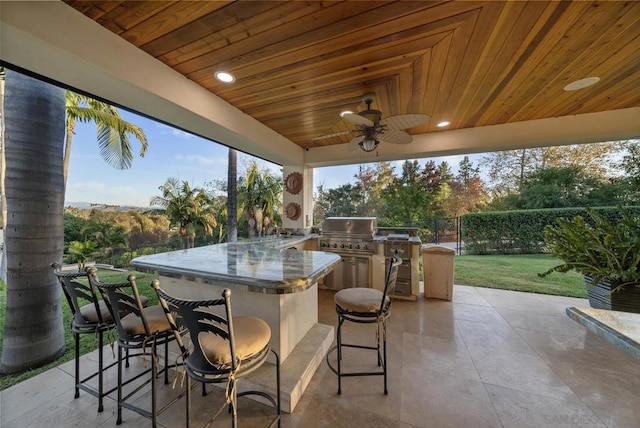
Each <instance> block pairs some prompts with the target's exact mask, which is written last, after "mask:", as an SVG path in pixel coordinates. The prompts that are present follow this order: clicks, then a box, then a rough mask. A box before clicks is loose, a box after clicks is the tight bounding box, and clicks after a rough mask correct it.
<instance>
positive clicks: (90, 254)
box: [67, 239, 100, 270]
mask: <svg viewBox="0 0 640 428" xmlns="http://www.w3.org/2000/svg"><path fill="white" fill-rule="evenodd" d="M99 250H100V248H99V246H98V243H97V242H95V241H92V240H91V239H87V240H86V241H71V242H70V243H69V248H68V249H67V253H69V255H70V256H71V257H72V258H73V261H74V262H76V263H78V270H83V269H84V267H85V264H86V263H87V262H88V261H89V260H91V259H92V258H95V257H96V256H97V255H98V254H99V252H100V251H99Z"/></svg>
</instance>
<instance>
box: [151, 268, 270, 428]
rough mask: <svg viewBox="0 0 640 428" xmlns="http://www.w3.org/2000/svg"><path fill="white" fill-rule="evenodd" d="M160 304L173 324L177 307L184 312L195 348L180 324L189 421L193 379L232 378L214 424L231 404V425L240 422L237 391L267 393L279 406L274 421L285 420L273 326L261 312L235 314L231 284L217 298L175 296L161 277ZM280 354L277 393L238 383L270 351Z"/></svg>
mask: <svg viewBox="0 0 640 428" xmlns="http://www.w3.org/2000/svg"><path fill="white" fill-rule="evenodd" d="M151 285H152V286H153V288H155V290H156V293H158V299H159V301H160V304H161V305H162V307H163V308H164V310H165V314H166V316H167V319H168V320H169V324H171V325H172V326H174V328H175V327H176V325H177V324H176V321H175V316H174V311H177V315H178V316H179V317H181V318H182V322H183V323H184V326H185V327H187V328H188V331H189V333H190V338H191V347H190V349H189V350H187V348H186V347H185V345H184V344H183V341H182V340H181V338H180V331H178V330H174V333H175V336H176V340H177V342H178V345H179V346H180V349H181V351H182V353H183V354H182V355H183V356H185V359H186V361H185V365H186V369H187V385H186V388H185V389H186V394H187V399H186V401H187V406H186V407H187V409H186V427H187V428H188V427H189V425H190V414H191V381H192V379H193V380H196V381H198V382H201V383H202V384H203V395H204V385H205V384H209V383H226V384H227V386H226V401H225V402H224V404H223V405H222V406H221V407H220V408H219V409H218V411H217V412H216V413H215V414H214V415H213V416H212V417H211V418H210V419H209V421H208V422H207V425H206V426H209V424H211V423H212V422H213V420H214V419H215V418H216V417H217V416H218V415H219V414H220V412H221V411H222V410H223V409H225V408H227V407H228V409H229V412H230V413H231V416H232V419H231V426H232V427H234V428H235V427H236V426H237V423H238V406H237V397H241V396H245V395H257V396H260V397H262V398H264V399H266V400H267V401H268V402H269V403H270V404H271V406H272V407H273V408H274V410H275V413H276V414H275V417H274V418H273V419H272V420H271V421H270V424H269V426H270V427H271V426H274V425H276V424H277V426H278V427H279V426H280V357H279V356H278V354H277V353H276V352H275V351H274V350H272V349H271V346H270V345H269V342H270V340H271V329H270V328H269V325H268V324H267V323H266V322H264V321H263V320H262V319H260V318H255V317H233V316H232V315H231V290H229V289H225V290H224V291H223V292H222V298H220V299H214V300H183V299H179V298H177V297H173V296H170V295H169V294H167V293H166V292H164V291H163V290H162V289H161V288H160V283H159V281H157V280H156V281H153V282H152V284H151ZM269 351H271V352H272V353H273V355H274V356H275V359H276V367H275V368H276V397H275V398H274V397H273V396H272V395H271V394H268V393H266V392H263V391H255V390H249V391H243V392H237V386H236V383H237V382H238V380H239V379H241V378H243V377H246V376H247V375H248V374H250V373H252V372H254V371H255V370H257V369H258V368H259V367H261V366H262V365H263V364H264V362H265V361H266V360H267V357H268V356H269Z"/></svg>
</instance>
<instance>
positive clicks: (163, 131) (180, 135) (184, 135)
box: [153, 122, 193, 140]
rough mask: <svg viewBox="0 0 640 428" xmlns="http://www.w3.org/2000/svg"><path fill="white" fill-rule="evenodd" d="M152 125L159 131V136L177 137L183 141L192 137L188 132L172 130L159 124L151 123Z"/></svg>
mask: <svg viewBox="0 0 640 428" xmlns="http://www.w3.org/2000/svg"><path fill="white" fill-rule="evenodd" d="M153 124H154V125H155V127H156V128H158V129H159V132H160V135H169V134H171V135H173V136H174V137H178V138H180V139H183V140H188V139H189V138H192V137H193V134H190V133H188V132H184V131H182V130H180V129H177V128H173V127H171V126H168V125H165V124H163V123H159V122H153Z"/></svg>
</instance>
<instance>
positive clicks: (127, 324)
mask: <svg viewBox="0 0 640 428" xmlns="http://www.w3.org/2000/svg"><path fill="white" fill-rule="evenodd" d="M144 317H145V319H146V320H147V324H148V325H149V330H150V331H151V332H152V333H158V332H162V331H171V326H170V325H169V321H167V316H166V315H165V313H164V309H162V306H160V305H155V306H149V307H147V308H144ZM121 323H122V328H124V329H125V330H126V331H127V333H129V334H130V335H132V336H133V335H139V334H146V332H145V330H144V324H142V319H141V318H139V317H138V316H137V315H136V314H129V315H127V316H125V317H124V318H122V321H121Z"/></svg>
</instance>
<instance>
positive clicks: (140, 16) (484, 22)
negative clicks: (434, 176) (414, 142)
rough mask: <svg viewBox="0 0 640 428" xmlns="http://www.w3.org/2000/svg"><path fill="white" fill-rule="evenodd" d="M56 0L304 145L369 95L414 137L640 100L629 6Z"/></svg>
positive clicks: (635, 10) (638, 17)
mask: <svg viewBox="0 0 640 428" xmlns="http://www.w3.org/2000/svg"><path fill="white" fill-rule="evenodd" d="M65 1H66V3H68V4H69V5H70V6H71V7H73V8H75V9H77V10H78V11H80V12H81V13H83V14H85V15H86V16H88V17H90V18H91V19H93V20H95V21H96V22H98V23H100V24H101V25H102V26H104V27H105V28H107V29H109V30H110V31H112V32H114V33H116V34H118V35H120V36H121V37H123V38H124V39H126V40H127V41H129V42H130V43H132V44H133V45H135V46H137V47H138V48H140V49H142V50H144V51H145V52H147V53H148V54H150V55H152V56H153V57H155V58H157V59H158V60H160V61H162V62H163V63H165V64H167V65H168V66H170V67H172V68H173V69H175V70H176V71H178V72H180V73H182V74H183V75H185V76H186V77H187V78H189V79H191V80H193V81H194V82H196V83H198V84H199V85H201V86H203V87H204V88H206V89H208V90H209V91H211V92H212V93H214V94H215V95H217V96H219V97H221V98H223V99H224V100H226V101H227V102H229V103H230V104H232V105H234V106H235V107H237V108H238V109H240V110H242V111H243V112H245V113H246V114H248V115H250V116H252V117H254V118H255V119H257V120H259V121H260V122H262V123H264V124H265V125H266V126H268V127H270V128H272V129H274V130H275V131H276V132H278V133H280V134H282V135H283V136H285V137H287V138H288V139H290V140H291V141H293V142H295V143H296V144H298V145H299V146H301V147H305V148H306V147H317V146H322V145H332V144H340V143H346V142H348V141H349V140H350V139H351V138H352V135H350V134H341V135H337V136H333V137H326V136H327V135H330V134H336V133H341V132H342V131H347V130H352V129H354V126H353V125H351V124H349V123H348V122H346V121H344V120H343V119H341V118H340V116H339V113H340V112H341V111H343V110H352V111H360V110H363V109H364V105H363V104H362V103H361V98H362V95H363V94H365V93H368V92H373V93H375V94H376V99H375V102H374V104H373V108H377V109H379V110H381V111H382V112H383V115H384V116H390V115H396V114H403V113H425V114H428V115H429V116H431V120H430V122H429V123H428V124H426V125H422V126H419V127H416V128H413V129H411V130H409V133H411V134H419V133H426V132H438V131H439V130H441V129H440V128H438V127H437V126H436V124H438V123H439V122H441V121H445V120H446V121H450V122H451V124H450V125H449V126H448V127H446V128H443V129H447V130H451V129H460V128H471V127H480V126H486V125H494V124H503V123H509V122H518V121H527V120H533V119H542V118H550V117H558V116H566V115H574V114H581V113H590V112H600V111H607V110H616V109H623V108H629V107H637V106H640V22H639V21H640V2H638V1H595V2H590V1H561V2H559V1H549V2H545V1H531V2H525V1H508V2H503V1H486V2H483V1H344V2H336V1H287V2H285V1H237V2H221V1H209V2H187V1H175V2H165V1H126V2H125V1H77V0H65ZM216 70H224V71H228V72H231V73H233V74H234V75H235V77H236V81H235V83H233V84H224V83H221V82H218V81H217V80H216V79H215V78H214V76H213V73H214V71H216ZM591 76H597V77H600V79H601V80H600V81H599V82H598V83H597V84H595V85H593V86H591V87H588V88H585V89H581V90H578V91H571V92H569V91H565V90H564V89H563V88H564V87H565V85H567V84H568V83H570V82H573V81H575V80H578V79H582V78H586V77H591ZM323 136H324V137H323Z"/></svg>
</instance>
